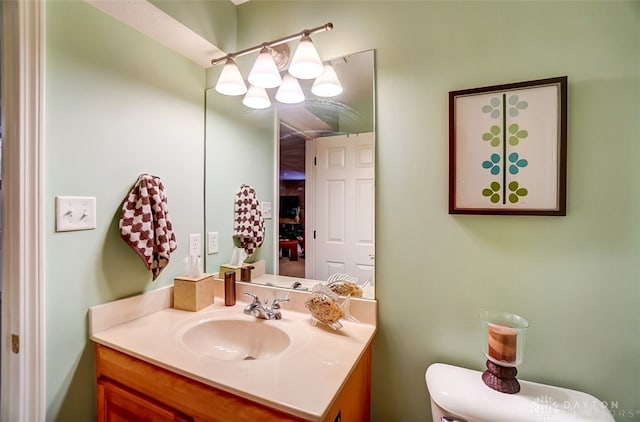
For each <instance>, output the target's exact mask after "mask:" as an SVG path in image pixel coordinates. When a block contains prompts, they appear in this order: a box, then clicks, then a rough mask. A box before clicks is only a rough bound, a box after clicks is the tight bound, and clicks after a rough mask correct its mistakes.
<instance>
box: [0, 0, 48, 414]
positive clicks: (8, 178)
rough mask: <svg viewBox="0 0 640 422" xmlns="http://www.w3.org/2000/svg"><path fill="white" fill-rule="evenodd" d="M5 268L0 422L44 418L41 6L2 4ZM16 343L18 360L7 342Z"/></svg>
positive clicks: (30, 3) (38, 4) (39, 4)
mask: <svg viewBox="0 0 640 422" xmlns="http://www.w3.org/2000/svg"><path fill="white" fill-rule="evenodd" d="M1 7H2V15H3V16H2V20H3V22H2V31H3V48H2V61H3V75H2V93H3V96H4V102H3V113H4V117H5V124H6V127H5V133H4V137H5V139H4V153H3V158H4V172H5V174H4V176H5V177H4V183H5V184H4V186H3V188H4V195H5V200H4V204H5V210H4V222H3V223H4V245H5V247H3V253H4V254H5V255H4V260H3V262H4V268H3V274H2V275H3V277H2V280H3V289H2V291H3V296H4V298H3V299H4V300H3V302H4V303H3V309H2V353H1V354H2V388H1V389H2V397H1V402H2V405H1V406H0V407H1V413H0V419H1V420H16V421H18V420H20V421H22V420H24V421H40V420H44V419H45V385H46V382H45V375H44V374H45V370H44V357H45V353H44V351H45V348H44V298H45V292H44V285H45V283H44V253H43V250H44V240H43V239H44V207H43V204H44V201H43V195H44V179H43V163H44V140H43V127H44V126H43V122H44V114H43V104H44V100H43V99H44V20H45V11H44V8H45V2H42V1H10V2H2V5H1ZM11 335H17V336H18V337H19V342H20V348H19V353H14V352H12V349H11V344H10V341H9V338H11Z"/></svg>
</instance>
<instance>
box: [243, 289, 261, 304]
mask: <svg viewBox="0 0 640 422" xmlns="http://www.w3.org/2000/svg"><path fill="white" fill-rule="evenodd" d="M244 294H245V295H247V296H251V297H252V298H253V303H252V305H255V304H256V303H260V299H259V298H258V295H256V294H253V293H249V292H244Z"/></svg>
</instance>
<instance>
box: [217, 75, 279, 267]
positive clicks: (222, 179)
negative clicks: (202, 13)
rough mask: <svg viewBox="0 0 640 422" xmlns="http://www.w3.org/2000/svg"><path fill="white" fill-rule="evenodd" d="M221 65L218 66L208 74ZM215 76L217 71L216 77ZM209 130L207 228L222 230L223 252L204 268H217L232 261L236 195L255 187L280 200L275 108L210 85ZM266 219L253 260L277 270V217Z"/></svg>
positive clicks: (266, 196) (263, 198) (263, 197)
mask: <svg viewBox="0 0 640 422" xmlns="http://www.w3.org/2000/svg"><path fill="white" fill-rule="evenodd" d="M220 70H221V68H220V66H218V67H216V68H213V69H211V70H209V71H208V72H207V73H208V74H210V73H212V72H213V71H217V72H219V71H220ZM209 77H210V78H213V76H211V75H209ZM217 78H218V75H217V74H216V75H215V77H214V80H217ZM213 85H215V82H214V83H213ZM205 130H206V142H205V146H206V154H205V157H206V168H205V179H206V181H205V186H206V195H205V210H206V213H205V225H206V230H205V231H206V232H211V231H213V232H218V239H219V241H218V247H219V253H217V254H212V255H206V270H207V272H209V273H216V272H218V269H219V267H220V265H222V264H228V263H229V262H231V255H232V253H233V248H234V242H233V212H234V200H235V195H236V193H237V192H238V190H240V186H241V185H242V184H248V185H250V186H252V187H253V188H254V189H255V190H256V194H257V197H258V200H259V201H260V202H271V203H272V204H273V203H275V201H276V200H277V199H276V198H275V197H274V169H273V161H274V157H273V155H274V150H273V146H274V136H275V135H274V113H273V109H271V108H269V109H265V110H253V109H250V108H247V107H245V106H244V105H243V104H242V97H241V96H239V97H229V96H226V95H220V94H218V93H217V92H216V91H215V90H214V89H213V88H210V89H208V90H207V92H206V129H205ZM264 222H265V240H264V243H263V244H262V246H261V247H260V249H258V251H257V252H255V253H254V254H253V255H252V257H251V258H250V259H251V260H256V259H264V260H265V265H266V271H267V272H268V273H273V256H274V252H273V245H274V242H273V230H274V228H273V224H274V220H273V219H265V220H264ZM236 246H239V245H236Z"/></svg>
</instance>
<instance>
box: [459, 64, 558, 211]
mask: <svg viewBox="0 0 640 422" xmlns="http://www.w3.org/2000/svg"><path fill="white" fill-rule="evenodd" d="M566 173H567V77H566V76H562V77H557V78H549V79H540V80H535V81H528V82H519V83H512V84H505V85H496V86H489V87H484V88H473V89H465V90H460V91H451V92H449V214H513V215H558V216H562V215H566V190H567V187H566V183H567V176H566Z"/></svg>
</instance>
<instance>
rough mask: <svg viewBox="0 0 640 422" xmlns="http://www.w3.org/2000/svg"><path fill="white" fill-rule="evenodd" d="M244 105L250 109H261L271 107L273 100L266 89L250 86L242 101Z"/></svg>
mask: <svg viewBox="0 0 640 422" xmlns="http://www.w3.org/2000/svg"><path fill="white" fill-rule="evenodd" d="M242 104H244V105H246V106H247V107H249V108H257V109H261V108H268V107H269V106H271V100H270V99H269V95H267V91H266V90H265V89H264V88H260V87H258V86H253V85H251V86H249V90H248V91H247V94H246V95H245V96H244V98H243V99H242Z"/></svg>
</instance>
